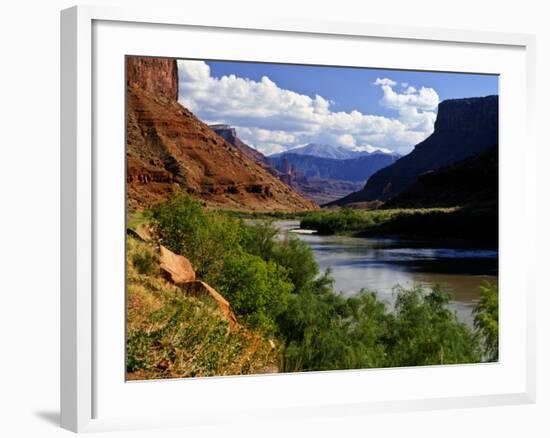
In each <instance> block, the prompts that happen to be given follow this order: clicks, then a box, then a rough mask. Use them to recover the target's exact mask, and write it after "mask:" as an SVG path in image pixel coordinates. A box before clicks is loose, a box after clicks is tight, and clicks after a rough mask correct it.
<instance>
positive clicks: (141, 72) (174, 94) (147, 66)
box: [126, 56, 178, 102]
mask: <svg viewBox="0 0 550 438" xmlns="http://www.w3.org/2000/svg"><path fill="white" fill-rule="evenodd" d="M126 82H127V84H128V85H129V86H131V87H136V88H140V89H142V90H145V91H147V92H149V93H151V94H154V95H155V96H162V97H165V98H167V99H169V100H172V101H174V102H176V101H177V100H178V67H177V63H176V61H174V60H173V59H168V58H146V57H138V56H129V57H128V58H127V59H126Z"/></svg>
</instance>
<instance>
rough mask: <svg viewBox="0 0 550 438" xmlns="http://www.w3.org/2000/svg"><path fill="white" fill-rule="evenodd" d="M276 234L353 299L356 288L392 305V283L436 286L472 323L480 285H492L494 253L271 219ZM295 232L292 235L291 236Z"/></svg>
mask: <svg viewBox="0 0 550 438" xmlns="http://www.w3.org/2000/svg"><path fill="white" fill-rule="evenodd" d="M275 225H276V226H277V227H278V228H279V229H280V230H281V235H285V234H287V233H291V234H293V235H295V236H297V237H298V238H300V239H301V240H303V241H304V242H306V243H307V244H308V245H309V246H310V247H311V249H312V250H313V253H314V255H315V259H316V260H317V262H318V263H319V266H320V268H321V270H322V271H324V270H325V269H326V268H330V269H331V276H332V277H333V278H334V280H335V290H336V291H337V292H341V293H343V294H344V295H348V296H349V295H353V294H355V293H357V292H358V291H359V290H361V289H362V288H365V289H369V290H373V291H375V292H376V293H377V294H378V296H379V297H380V298H381V299H383V300H386V301H388V302H389V303H390V304H393V302H394V294H393V293H392V291H393V290H394V287H395V285H397V284H399V285H401V286H403V287H406V288H410V287H412V286H414V285H422V286H426V287H430V286H434V285H436V284H438V285H440V286H442V287H443V288H445V289H446V290H448V291H449V292H450V293H451V303H450V305H451V308H452V309H453V310H454V311H456V314H457V316H458V318H459V319H460V320H461V321H464V322H466V323H468V324H469V325H472V324H473V316H472V309H473V307H474V305H475V303H476V302H477V301H478V299H479V286H480V285H481V284H482V282H483V281H489V282H492V283H496V282H497V272H498V253H497V251H496V250H486V249H476V248H456V247H455V248H451V247H449V246H443V245H440V244H437V243H436V242H433V241H411V240H405V239H394V238H391V239H387V238H360V237H348V236H334V235H333V236H322V235H318V234H302V233H300V232H299V226H300V223H299V221H277V222H275ZM297 231H298V232H297Z"/></svg>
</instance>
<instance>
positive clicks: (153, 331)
mask: <svg viewBox="0 0 550 438" xmlns="http://www.w3.org/2000/svg"><path fill="white" fill-rule="evenodd" d="M156 251H157V249H156V248H155V246H153V245H150V244H148V243H145V242H141V241H139V240H137V239H135V238H133V237H128V239H127V331H128V333H127V371H128V379H130V380H142V379H159V378H175V377H203V376H224V375H239V374H256V373H262V372H265V371H267V370H270V371H272V370H274V367H275V365H276V364H277V358H278V347H277V346H275V347H273V344H272V343H271V342H270V341H269V340H266V339H264V338H263V337H262V335H261V334H260V333H258V332H255V331H252V330H249V329H247V328H244V327H242V326H240V325H236V326H235V327H234V328H231V329H230V327H229V322H228V320H227V319H226V318H225V316H224V315H223V313H222V312H221V311H220V310H219V309H218V308H217V306H216V305H215V304H214V303H212V302H211V300H207V299H204V300H202V299H200V298H194V297H190V296H186V295H185V294H184V293H183V292H182V291H181V290H180V289H179V288H178V287H176V286H174V285H172V284H170V283H168V282H166V281H165V280H164V279H163V278H162V277H161V276H160V273H159V270H158V266H155V268H154V269H153V270H152V271H151V272H149V273H147V274H140V273H139V272H138V270H137V269H136V268H135V266H134V265H133V263H132V260H133V259H134V256H135V255H136V254H141V255H144V254H149V255H151V257H153V258H154V257H156Z"/></svg>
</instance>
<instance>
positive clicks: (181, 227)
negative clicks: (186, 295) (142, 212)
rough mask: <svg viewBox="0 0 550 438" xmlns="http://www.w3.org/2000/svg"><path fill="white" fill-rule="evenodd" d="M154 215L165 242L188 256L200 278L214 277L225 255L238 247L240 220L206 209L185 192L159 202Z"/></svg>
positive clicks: (158, 230)
mask: <svg viewBox="0 0 550 438" xmlns="http://www.w3.org/2000/svg"><path fill="white" fill-rule="evenodd" d="M153 217H154V219H155V224H156V228H157V232H158V234H159V235H160V237H161V241H162V243H163V244H164V245H165V246H167V247H168V248H169V249H171V250H172V251H174V252H176V253H178V254H182V255H184V256H185V257H187V258H188V259H189V260H190V261H191V264H192V265H193V267H194V269H195V272H196V273H197V276H198V277H199V278H203V279H205V280H207V281H208V280H209V279H210V278H214V277H215V276H216V275H217V273H219V272H220V270H221V269H222V267H223V264H224V260H225V258H226V257H228V256H229V255H230V254H231V253H233V252H235V251H238V250H239V247H240V241H241V231H242V223H241V221H240V220H239V219H235V218H231V217H229V216H227V215H223V214H220V213H216V212H211V211H207V210H205V209H204V208H203V207H202V206H201V204H200V203H199V202H197V201H194V200H193V199H191V198H190V197H188V196H186V195H183V194H178V195H176V196H175V197H174V198H172V199H171V200H170V201H168V202H166V203H163V204H159V205H157V206H156V207H155V208H154V210H153Z"/></svg>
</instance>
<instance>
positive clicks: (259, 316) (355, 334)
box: [127, 195, 496, 378]
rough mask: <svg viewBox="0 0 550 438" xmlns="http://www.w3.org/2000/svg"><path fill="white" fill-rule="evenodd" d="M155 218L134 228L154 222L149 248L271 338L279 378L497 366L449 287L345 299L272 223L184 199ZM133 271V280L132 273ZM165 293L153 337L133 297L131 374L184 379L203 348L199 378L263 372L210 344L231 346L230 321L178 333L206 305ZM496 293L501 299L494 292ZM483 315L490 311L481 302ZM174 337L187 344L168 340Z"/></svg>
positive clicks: (303, 248)
mask: <svg viewBox="0 0 550 438" xmlns="http://www.w3.org/2000/svg"><path fill="white" fill-rule="evenodd" d="M150 213H151V214H150V215H142V216H141V218H138V217H135V216H132V217H133V218H134V219H133V222H135V221H138V222H141V220H145V216H147V217H149V218H150V219H149V220H150V223H149V224H148V227H149V228H150V230H151V232H152V233H153V239H152V242H161V243H162V245H164V246H165V247H167V248H168V249H169V250H170V251H172V252H173V253H175V254H178V255H181V256H183V257H186V258H187V259H188V260H189V261H190V262H191V265H192V266H193V267H194V269H195V273H196V281H199V282H204V283H207V284H208V285H210V286H211V287H212V288H214V289H215V290H216V291H217V292H218V293H219V294H220V295H221V296H222V297H223V299H224V300H226V301H227V303H228V305H229V306H230V308H231V309H232V312H234V315H235V318H236V324H238V325H239V326H241V327H243V328H244V329H246V330H248V331H249V333H251V336H253V337H254V336H256V335H255V334H259V335H260V337H261V338H263V339H273V340H274V344H275V345H277V355H278V358H277V362H278V367H277V369H278V371H279V372H296V371H313V370H341V369H354V368H373V367H374V368H378V367H397V366H418V365H435V364H458V363H476V362H480V361H484V360H494V359H492V358H488V356H487V354H486V353H485V352H484V348H483V345H482V343H481V342H482V340H483V339H484V337H485V335H484V331H483V329H482V328H477V327H476V328H474V327H471V326H468V325H467V324H465V323H463V322H461V321H460V320H459V319H458V318H457V316H456V314H455V313H454V312H453V311H452V310H451V309H450V307H449V304H450V295H449V293H448V292H447V291H445V290H443V289H442V288H439V287H430V288H423V287H421V286H418V285H415V286H414V287H411V288H404V287H398V288H397V289H396V290H395V302H394V304H393V305H390V303H388V302H387V301H385V300H383V299H381V298H380V297H379V296H378V295H377V293H376V292H375V291H369V290H358V291H357V292H356V293H355V294H353V295H351V296H346V295H343V294H340V293H338V292H337V290H335V288H334V279H333V278H332V277H331V274H330V273H327V272H325V273H322V272H320V269H319V264H318V262H317V260H316V258H315V256H314V253H313V251H312V249H311V247H310V246H309V245H308V244H307V243H306V242H304V241H302V240H300V239H299V238H297V237H296V236H292V235H289V236H287V237H286V238H284V239H279V238H277V234H278V229H277V228H275V227H274V226H273V224H272V223H270V222H269V221H263V220H259V221H252V222H251V223H247V222H248V221H244V220H243V219H241V218H236V217H234V216H232V215H228V214H225V213H222V212H216V211H212V210H206V209H205V208H203V207H202V206H201V204H200V203H199V202H197V201H193V200H192V199H190V198H188V197H185V196H183V195H180V196H176V197H175V198H174V199H172V200H171V201H169V202H167V203H164V204H159V205H158V206H156V207H155V208H154V209H153V211H151V212H150ZM138 219H139V220H138ZM153 245H155V244H153ZM130 249H131V248H130ZM137 250H138V252H137V254H132V257H130V259H129V260H128V263H129V264H132V265H133V267H134V268H135V269H140V268H139V265H140V264H142V259H143V258H145V259H146V260H149V259H150V258H151V257H150V256H149V257H142V254H141V252H144V250H140V249H139V248H137ZM150 265H151V269H152V271H151V275H157V273H156V270H157V264H156V263H155V262H153V263H151V264H150ZM128 274H129V275H130V274H132V271H131V270H130V268H129V271H128ZM129 278H132V277H131V275H130V277H129ZM144 280H147V281H143V282H141V283H140V284H138V285H137V286H139V288H140V290H141V288H144V289H146V290H147V291H149V289H150V287H151V283H150V281H149V279H148V278H147V279H144ZM163 289H164V287H160V290H159V293H156V292H155V294H154V298H155V302H157V303H158V306H159V307H158V312H160V313H158V312H157V310H154V311H153V312H151V315H150V318H148V321H153V322H154V330H153V331H152V330H151V329H150V328H148V327H143V326H142V325H140V323H139V321H140V320H141V319H142V318H143V317H144V315H143V313H142V312H143V309H142V307H141V303H142V301H143V300H142V299H141V298H142V297H139V298H140V299H139V300H138V299H136V300H134V301H135V303H134V301H132V303H134V304H136V307H135V308H134V309H133V310H132V312H129V313H128V321H127V323H128V327H129V328H131V329H130V330H129V335H130V337H129V339H128V344H127V353H128V357H129V358H136V360H132V361H130V362H129V364H130V365H131V367H129V368H128V369H127V371H128V372H132V373H136V374H134V375H135V376H140V377H138V378H149V377H148V376H149V375H151V374H147V373H153V372H154V373H158V372H157V370H156V369H157V368H159V366H162V367H163V368H164V367H167V368H166V370H167V372H166V373H164V372H163V373H162V374H163V375H165V376H166V377H185V376H188V375H191V374H192V373H195V372H197V371H196V370H195V371H193V370H191V371H192V373H191V372H190V370H189V365H188V364H189V363H197V362H196V361H194V360H193V358H194V357H195V354H196V352H197V351H201V352H203V351H207V352H208V358H207V359H208V361H209V362H208V364H209V365H208V368H207V369H206V368H204V367H203V365H201V371H200V373H201V374H202V375H211V374H210V373H214V374H216V375H223V374H227V373H229V374H233V373H236V374H239V373H242V374H248V373H254V372H257V371H255V370H254V369H249V370H246V369H242V370H235V369H229V368H228V365H224V362H223V358H225V357H226V356H225V355H222V354H221V353H222V352H221V351H219V352H218V351H217V347H214V348H213V349H212V348H210V347H211V346H210V344H211V342H210V341H209V340H208V339H209V336H210V334H212V335H213V336H214V335H215V338H216V345H221V344H224V343H227V342H232V339H230V338H228V337H227V336H228V335H227V333H228V332H227V323H225V322H224V321H221V320H219V318H215V317H214V314H213V313H210V312H207V313H205V318H204V320H203V321H202V322H201V321H198V322H197V324H199V325H200V326H201V327H203V326H204V327H205V328H206V329H207V332H208V333H209V334H208V336H206V337H204V336H193V337H192V338H189V337H187V336H183V333H182V332H181V331H180V329H179V328H178V327H185V324H188V323H189V324H194V323H192V322H190V321H187V322H185V321H186V320H185V318H186V317H185V316H184V315H183V314H182V313H181V312H180V310H178V309H181V308H182V306H184V308H185V309H188V310H189V312H195V307H196V308H197V309H199V307H200V306H203V305H204V304H205V303H199V302H195V301H193V300H191V299H189V300H187V299H186V300H185V302H180V300H179V299H177V297H179V294H185V291H183V290H182V291H181V292H180V291H175V294H176V299H174V292H172V291H164V290H163ZM491 291H493V292H492V293H496V288H494V287H492V289H491ZM156 300H158V301H156ZM206 304H207V305H208V303H206ZM201 308H202V307H201ZM476 309H479V310H478V312H483V311H484V309H483V308H482V307H480V306H478V307H476ZM186 311H187V310H186ZM193 314H194V313H193ZM161 316H162V318H161ZM174 327H175V328H176V329H177V330H176V332H174ZM185 330H186V331H189V328H185ZM176 335H177V336H178V339H180V338H181V342H179V341H178V343H177V345H172V344H170V342H171V339H173V336H176ZM218 341H219V342H218ZM205 342H206V344H205ZM207 344H208V345H207ZM158 345H163V346H167V348H165V349H164V350H162V351H161V352H160V353H162V355H166V356H167V361H164V359H162V362H158V361H157V359H160V356H159V351H160V350H158V349H157V348H156V346H158ZM258 345H260V344H258ZM262 345H263V344H262ZM249 348H251V349H252V350H250V351H257V350H256V349H255V348H252V346H251V345H248V341H246V342H244V343H243V345H242V349H244V350H243V351H248V350H247V349H249ZM222 349H223V348H222ZM239 351H240V350H239ZM269 362H271V360H270V361H269ZM201 364H202V359H201ZM260 365H261V366H263V365H265V364H264V363H258V366H260ZM154 367H156V368H155V369H154V370H153V368H154ZM203 368H204V369H203ZM171 371H173V372H171Z"/></svg>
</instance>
